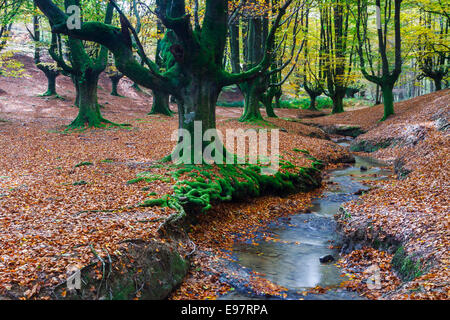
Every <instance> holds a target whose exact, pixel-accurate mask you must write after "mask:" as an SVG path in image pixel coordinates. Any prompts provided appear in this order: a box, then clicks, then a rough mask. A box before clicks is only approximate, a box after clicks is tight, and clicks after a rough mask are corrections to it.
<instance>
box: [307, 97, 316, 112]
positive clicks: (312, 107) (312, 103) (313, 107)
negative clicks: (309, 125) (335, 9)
mask: <svg viewBox="0 0 450 320" xmlns="http://www.w3.org/2000/svg"><path fill="white" fill-rule="evenodd" d="M309 98H310V100H311V101H310V103H309V107H308V110H312V111H318V110H317V107H316V98H317V96H316V95H315V94H310V95H309Z"/></svg>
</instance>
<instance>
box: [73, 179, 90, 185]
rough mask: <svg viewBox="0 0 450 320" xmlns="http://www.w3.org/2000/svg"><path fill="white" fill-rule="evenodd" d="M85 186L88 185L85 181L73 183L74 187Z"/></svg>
mask: <svg viewBox="0 0 450 320" xmlns="http://www.w3.org/2000/svg"><path fill="white" fill-rule="evenodd" d="M85 184H88V183H87V182H86V181H84V180H80V181H76V182H74V183H72V185H73V186H82V185H85Z"/></svg>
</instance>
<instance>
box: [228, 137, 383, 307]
mask: <svg viewBox="0 0 450 320" xmlns="http://www.w3.org/2000/svg"><path fill="white" fill-rule="evenodd" d="M340 145H343V146H346V143H340ZM355 160H356V162H355V163H354V164H352V165H351V166H350V167H347V168H343V169H337V170H332V171H329V172H328V175H327V177H326V178H325V179H324V181H323V182H324V183H327V184H328V185H329V188H327V190H325V191H324V192H323V194H322V196H321V197H320V198H316V199H314V200H313V205H312V207H310V208H309V209H310V213H301V214H296V215H292V216H289V217H283V218H280V219H278V220H277V221H275V222H273V223H271V224H270V225H269V226H268V229H267V230H265V231H264V232H265V233H266V234H269V235H270V236H271V237H273V238H276V239H279V240H280V241H278V240H277V241H265V240H264V239H263V238H262V237H257V240H255V241H256V242H257V243H258V245H257V246H254V245H251V244H249V243H246V242H236V243H235V245H234V248H233V252H232V259H233V260H234V261H235V262H232V263H229V265H228V266H227V269H228V270H229V271H228V272H225V273H224V274H223V275H222V280H224V281H225V282H227V283H229V284H230V285H231V286H232V287H233V290H232V291H231V292H230V293H228V294H226V295H223V296H221V297H220V299H229V300H234V299H236V300H240V299H265V298H266V299H276V298H277V297H273V296H270V297H265V296H261V295H257V294H255V293H254V292H252V291H251V289H249V286H248V285H246V284H245V280H243V279H246V278H245V277H248V276H249V275H250V274H251V272H252V271H256V272H259V273H262V274H264V276H263V277H264V278H266V279H267V280H270V281H271V282H273V283H275V284H277V285H280V286H283V287H285V288H287V289H288V292H287V296H286V297H285V298H286V299H299V298H302V299H305V300H308V299H327V300H339V299H344V300H350V299H362V297H359V296H358V295H357V294H356V293H353V292H348V291H346V290H343V289H340V288H339V284H340V283H341V282H343V281H344V280H346V277H345V276H343V272H342V271H341V269H339V268H338V267H337V266H336V265H335V261H334V262H330V263H321V262H320V261H319V258H320V257H322V256H325V255H329V254H330V255H332V256H333V257H334V259H335V260H338V259H339V252H338V250H337V249H331V248H330V244H332V243H333V241H335V240H337V233H336V223H335V221H334V217H333V216H334V214H335V213H337V211H338V209H339V207H340V206H341V204H342V203H344V202H347V201H351V200H354V199H357V198H358V195H356V194H355V193H359V194H360V192H361V190H367V189H369V188H368V187H367V186H365V185H364V184H363V183H362V180H370V179H373V180H379V179H386V178H387V176H389V175H390V174H392V172H391V170H390V169H389V167H388V166H387V165H386V164H383V163H380V162H378V161H376V160H374V159H372V158H367V157H359V156H355ZM361 167H366V168H367V170H365V171H363V170H361V169H360V168H361ZM247 279H248V278H247ZM316 286H321V287H326V288H331V289H330V290H328V291H327V292H326V293H324V294H307V295H306V296H304V295H303V294H302V292H303V291H308V290H309V289H311V288H314V287H316Z"/></svg>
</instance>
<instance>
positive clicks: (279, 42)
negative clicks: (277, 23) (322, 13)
mask: <svg viewBox="0 0 450 320" xmlns="http://www.w3.org/2000/svg"><path fill="white" fill-rule="evenodd" d="M276 4H277V1H273V2H272V6H275V7H276ZM259 5H260V4H259ZM262 5H263V8H259V9H257V8H258V5H257V2H256V1H253V2H251V3H250V5H249V8H247V9H246V11H252V12H245V13H244V17H242V18H241V19H236V21H234V22H233V23H231V24H230V50H231V66H232V71H233V72H241V70H247V69H251V68H252V67H254V66H255V65H257V64H258V62H259V61H260V60H261V59H262V57H263V56H264V51H265V47H266V45H267V44H266V42H265V40H266V39H267V34H268V30H269V25H270V23H269V14H268V13H269V11H270V6H269V3H268V2H264V3H263V4H262ZM301 8H302V9H303V4H302V5H301ZM299 10H300V7H299V6H295V7H294V12H293V14H291V15H290V16H289V17H288V19H286V21H285V22H284V31H285V33H284V34H282V35H281V36H280V35H276V36H275V37H274V38H273V42H274V43H272V44H269V45H270V46H272V47H273V48H274V52H273V53H272V55H271V61H270V68H268V69H266V70H265V71H264V72H261V73H260V75H259V76H257V77H253V78H251V79H249V80H247V81H245V82H242V83H241V84H240V85H239V88H240V90H241V92H242V94H243V95H244V111H243V114H242V116H241V117H240V119H239V121H250V122H251V121H255V120H262V119H263V118H262V116H261V112H260V110H259V109H260V103H262V104H263V105H264V107H265V109H266V113H267V116H268V117H273V118H275V117H276V114H275V112H274V110H273V106H272V102H273V100H274V98H275V99H276V103H277V105H278V106H279V100H280V97H281V94H282V91H281V86H282V84H283V83H284V82H286V80H287V78H288V77H289V76H290V74H291V73H292V71H293V67H292V68H291V70H290V71H289V72H288V73H287V75H285V76H284V77H282V74H281V72H282V71H283V69H285V68H286V67H287V66H289V64H290V63H291V62H292V60H293V58H294V53H295V49H296V48H297V43H296V39H297V34H298V32H299V30H300V29H299V28H298V25H297V22H298V20H299ZM253 11H255V12H256V13H255V12H253ZM302 17H303V11H302ZM239 24H243V25H244V26H245V31H246V32H245V38H244V41H243V42H244V46H243V47H244V48H243V52H244V54H243V67H241V58H240V52H239V50H240V47H239ZM291 25H293V26H291ZM287 30H289V31H292V35H293V36H292V37H291V38H290V39H288V38H289V37H288V36H287V34H286V31H287ZM288 40H290V41H292V42H291V43H290V50H286V48H287V47H288V45H287V42H288ZM286 51H289V53H290V56H289V58H288V59H287V61H283V57H285V56H286ZM299 51H301V47H300V49H299ZM296 57H297V58H298V54H297V55H296ZM295 61H296V60H295Z"/></svg>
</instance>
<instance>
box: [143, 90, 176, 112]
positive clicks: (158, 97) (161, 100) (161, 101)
mask: <svg viewBox="0 0 450 320" xmlns="http://www.w3.org/2000/svg"><path fill="white" fill-rule="evenodd" d="M148 114H162V115H166V116H172V115H173V112H172V110H170V107H169V95H168V94H166V93H163V92H159V91H157V90H153V104H152V110H151V111H150V112H149V113H148Z"/></svg>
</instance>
